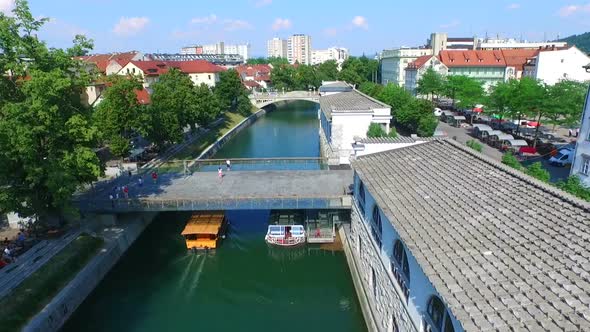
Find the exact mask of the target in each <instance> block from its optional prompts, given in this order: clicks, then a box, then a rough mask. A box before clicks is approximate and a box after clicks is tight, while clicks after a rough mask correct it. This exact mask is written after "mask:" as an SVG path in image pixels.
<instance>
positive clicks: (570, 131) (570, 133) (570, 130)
mask: <svg viewBox="0 0 590 332" xmlns="http://www.w3.org/2000/svg"><path fill="white" fill-rule="evenodd" d="M572 133H573V131H572V128H570V129H568V130H567V136H568V137H572Z"/></svg>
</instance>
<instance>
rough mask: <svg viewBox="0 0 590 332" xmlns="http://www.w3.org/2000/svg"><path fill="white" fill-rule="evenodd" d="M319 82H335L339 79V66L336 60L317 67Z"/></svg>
mask: <svg viewBox="0 0 590 332" xmlns="http://www.w3.org/2000/svg"><path fill="white" fill-rule="evenodd" d="M315 71H316V75H317V78H318V80H319V81H320V82H321V81H335V80H337V79H338V64H337V63H336V61H334V60H329V61H326V62H324V63H320V64H319V65H316V66H315Z"/></svg>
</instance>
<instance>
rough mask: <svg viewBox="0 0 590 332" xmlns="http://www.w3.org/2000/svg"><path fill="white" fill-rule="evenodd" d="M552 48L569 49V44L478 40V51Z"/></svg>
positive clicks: (514, 40) (496, 39) (498, 39)
mask: <svg viewBox="0 0 590 332" xmlns="http://www.w3.org/2000/svg"><path fill="white" fill-rule="evenodd" d="M551 47H567V42H556V41H552V42H528V41H517V40H516V39H513V38H483V39H478V40H477V49H479V50H506V49H539V48H551Z"/></svg>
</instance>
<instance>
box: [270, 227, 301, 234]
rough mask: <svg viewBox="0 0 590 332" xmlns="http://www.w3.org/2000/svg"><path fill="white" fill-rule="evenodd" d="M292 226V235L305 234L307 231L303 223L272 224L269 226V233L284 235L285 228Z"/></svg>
mask: <svg viewBox="0 0 590 332" xmlns="http://www.w3.org/2000/svg"><path fill="white" fill-rule="evenodd" d="M286 227H290V228H291V229H290V232H291V234H292V235H303V234H304V233H305V229H304V228H303V226H302V225H270V226H268V234H269V235H275V236H277V235H284V234H285V228H286Z"/></svg>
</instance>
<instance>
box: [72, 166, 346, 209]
mask: <svg viewBox="0 0 590 332" xmlns="http://www.w3.org/2000/svg"><path fill="white" fill-rule="evenodd" d="M302 159H305V162H306V163H310V159H316V160H317V159H318V158H302ZM295 161H297V159H296V158H290V159H287V161H286V163H284V161H281V160H280V159H276V158H270V159H266V160H265V159H256V163H254V162H252V161H248V163H246V159H242V160H241V162H240V160H238V161H234V163H233V164H232V170H231V171H225V167H223V169H224V176H223V177H222V178H219V177H218V174H217V172H216V171H212V170H213V169H211V168H210V167H204V166H209V165H212V164H215V165H219V161H217V160H201V161H200V163H199V164H198V165H201V166H198V165H197V166H195V167H194V168H191V169H188V170H186V169H180V168H178V167H177V166H178V165H180V164H182V165H186V163H185V162H182V161H174V162H170V163H166V165H165V167H162V168H160V171H161V172H159V173H158V179H157V182H155V183H154V182H153V181H152V179H151V176H150V174H139V175H134V176H132V177H128V176H122V177H120V178H119V179H118V180H116V181H114V182H104V183H100V184H98V185H97V186H95V188H94V189H93V190H91V191H88V192H85V193H81V194H79V195H77V196H76V197H75V198H74V204H75V205H76V206H78V207H79V208H80V211H82V212H84V213H89V212H92V213H123V212H142V211H199V210H258V209H262V210H266V209H350V206H351V197H350V195H349V194H350V188H351V184H352V171H351V170H327V169H322V167H319V165H318V167H315V166H314V167H309V168H306V169H305V170H301V169H288V167H286V166H285V165H287V164H288V165H296V166H295V168H300V166H301V164H300V162H295ZM170 165H173V167H171V166H170ZM240 165H248V167H249V168H246V167H242V168H241V167H239V166H240ZM253 165H261V167H254V166H253ZM272 165H276V166H277V167H278V168H279V170H274V169H272V168H273V167H272ZM262 166H263V167H262ZM216 169H217V166H215V170H216ZM239 169H243V170H239ZM257 169H258V170H257ZM260 169H262V170H260ZM140 177H142V179H143V183H142V184H141V185H140V183H139V178H140ZM122 186H127V187H128V188H129V193H128V197H124V196H125V195H124V193H123V192H121V191H120V190H119V198H118V199H117V198H115V197H116V195H115V194H114V188H115V187H119V188H121V187H122ZM110 195H113V196H114V199H111V198H110Z"/></svg>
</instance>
